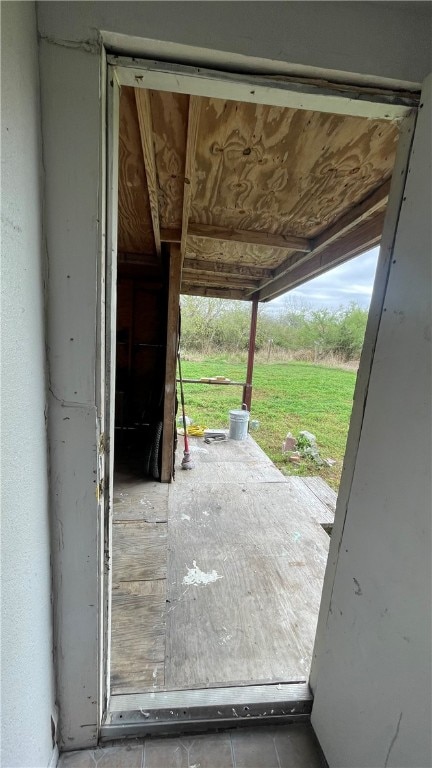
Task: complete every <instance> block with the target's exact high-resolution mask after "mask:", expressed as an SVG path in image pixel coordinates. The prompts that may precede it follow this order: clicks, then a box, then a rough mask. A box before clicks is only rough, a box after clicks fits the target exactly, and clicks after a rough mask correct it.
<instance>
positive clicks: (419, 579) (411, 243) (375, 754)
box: [312, 76, 432, 768]
mask: <svg viewBox="0 0 432 768" xmlns="http://www.w3.org/2000/svg"><path fill="white" fill-rule="evenodd" d="M422 102H423V106H422V108H421V109H420V111H419V116H418V121H417V128H416V133H415V138H414V144H413V149H412V154H411V160H410V164H409V169H408V175H407V182H406V186H405V191H404V197H403V201H402V207H401V212H400V218H399V223H398V227H397V232H396V241H395V245H394V250H393V256H392V262H391V268H390V274H389V281H388V285H387V291H386V295H385V299H384V310H383V314H382V317H381V322H380V327H379V331H378V337H377V344H376V349H375V355H374V360H373V366H372V371H371V377H370V380H369V387H368V392H367V400H366V408H365V411H364V418H363V424H362V430H361V437H360V443H359V446H358V453H357V461H356V464H355V468H354V475H353V478H352V483H351V492H350V494H349V498H348V503H347V509H346V517H345V523H344V527H343V533H342V538H341V540H340V543H339V555H338V559H337V564H336V571H335V574H334V577H333V578H334V580H333V584H332V585H330V584H329V585H327V586H328V587H329V588H330V587H331V600H330V605H329V611H328V615H327V616H321V617H320V622H322V624H323V629H322V632H323V638H322V641H321V643H320V645H319V648H318V649H317V658H316V660H315V662H314V667H315V668H314V678H315V700H314V706H313V713H312V723H313V725H314V728H315V730H316V732H317V735H318V738H319V740H320V742H321V745H322V747H323V749H324V752H325V755H326V757H327V760H328V762H329V765H330V766H331V768H333V767H334V766H340V767H341V768H358V767H359V766H362V768H377V767H378V766H389V767H390V766H393V767H395V768H396V767H397V768H408V766H409V767H410V768H430V766H431V765H432V745H431V727H430V724H431V715H432V712H431V691H432V678H431V664H432V647H431V634H432V631H431V627H432V622H431V618H432V617H431V607H432V571H431V541H432V539H431V510H432V493H431V426H432V406H431V402H432V381H431V367H432V354H431V352H432V350H431V339H432V307H431V286H432V270H431V266H432V230H431V225H430V212H431V210H432V194H431V170H432V168H431V165H432V163H431V140H430V137H431V135H432V125H431V123H432V120H431V116H432V76H431V77H429V78H428V81H427V84H425V88H424V92H423V97H422ZM343 511H344V510H341V509H339V504H338V509H337V512H336V516H337V517H338V515H339V513H342V512H343ZM330 570H331V568H330V566H329V568H328V571H330ZM328 576H330V573H328V574H327V575H326V581H327V578H328Z"/></svg>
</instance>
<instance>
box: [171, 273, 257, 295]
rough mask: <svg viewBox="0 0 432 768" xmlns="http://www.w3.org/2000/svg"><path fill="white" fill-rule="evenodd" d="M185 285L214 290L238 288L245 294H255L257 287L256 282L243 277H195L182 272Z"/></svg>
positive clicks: (195, 275) (205, 275)
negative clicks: (201, 286)
mask: <svg viewBox="0 0 432 768" xmlns="http://www.w3.org/2000/svg"><path fill="white" fill-rule="evenodd" d="M183 280H184V282H185V283H187V282H190V283H194V284H195V285H204V286H208V287H209V288H210V287H216V288H239V289H240V290H242V291H243V290H244V291H245V293H248V292H249V291H252V292H256V291H257V289H258V287H259V281H258V280H251V279H250V278H249V279H248V278H245V277H232V276H230V275H207V274H202V275H197V274H195V273H194V274H192V273H190V272H183Z"/></svg>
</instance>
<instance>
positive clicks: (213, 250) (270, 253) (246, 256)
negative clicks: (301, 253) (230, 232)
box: [186, 235, 294, 268]
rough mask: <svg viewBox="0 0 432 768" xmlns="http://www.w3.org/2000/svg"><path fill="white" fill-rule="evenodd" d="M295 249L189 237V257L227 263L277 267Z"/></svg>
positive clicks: (187, 250) (187, 251) (187, 252)
mask: <svg viewBox="0 0 432 768" xmlns="http://www.w3.org/2000/svg"><path fill="white" fill-rule="evenodd" d="M292 253H294V251H289V250H287V251H282V250H281V249H280V248H269V247H265V246H263V245H246V244H244V243H233V242H229V241H226V240H209V239H207V238H204V237H195V236H194V235H189V236H188V239H187V249H186V254H187V257H188V258H190V259H192V258H199V257H201V258H206V259H209V260H211V261H221V262H225V263H227V264H240V265H244V266H247V265H249V266H257V267H258V266H262V267H267V268H271V267H277V266H278V265H279V264H280V263H281V262H282V261H283V260H284V259H285V258H286V257H287V256H288V255H290V254H292Z"/></svg>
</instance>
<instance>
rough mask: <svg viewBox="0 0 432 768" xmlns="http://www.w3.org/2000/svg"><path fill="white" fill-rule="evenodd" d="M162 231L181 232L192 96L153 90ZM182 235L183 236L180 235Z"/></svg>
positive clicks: (151, 93)
mask: <svg viewBox="0 0 432 768" xmlns="http://www.w3.org/2000/svg"><path fill="white" fill-rule="evenodd" d="M149 94H150V102H151V113H152V119H153V137H154V148H155V160H156V170H157V180H158V198H159V218H160V225H161V228H167V229H168V230H173V229H176V230H177V231H178V230H180V228H181V225H182V213H183V207H182V206H183V188H184V177H185V153H186V136H187V122H188V107H189V97H188V96H187V95H185V94H181V93H169V92H168V91H150V92H149ZM180 236H181V235H180Z"/></svg>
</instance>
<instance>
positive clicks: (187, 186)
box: [180, 96, 201, 259]
mask: <svg viewBox="0 0 432 768" xmlns="http://www.w3.org/2000/svg"><path fill="white" fill-rule="evenodd" d="M200 112H201V99H200V98H199V97H197V96H190V97H189V114H188V129H187V139H186V158H185V178H184V191H183V213H182V231H181V242H180V251H181V256H182V259H184V257H185V255H186V243H187V236H188V227H189V218H190V209H191V203H192V197H193V190H194V181H195V154H196V145H197V140H198V127H199V118H200Z"/></svg>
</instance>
